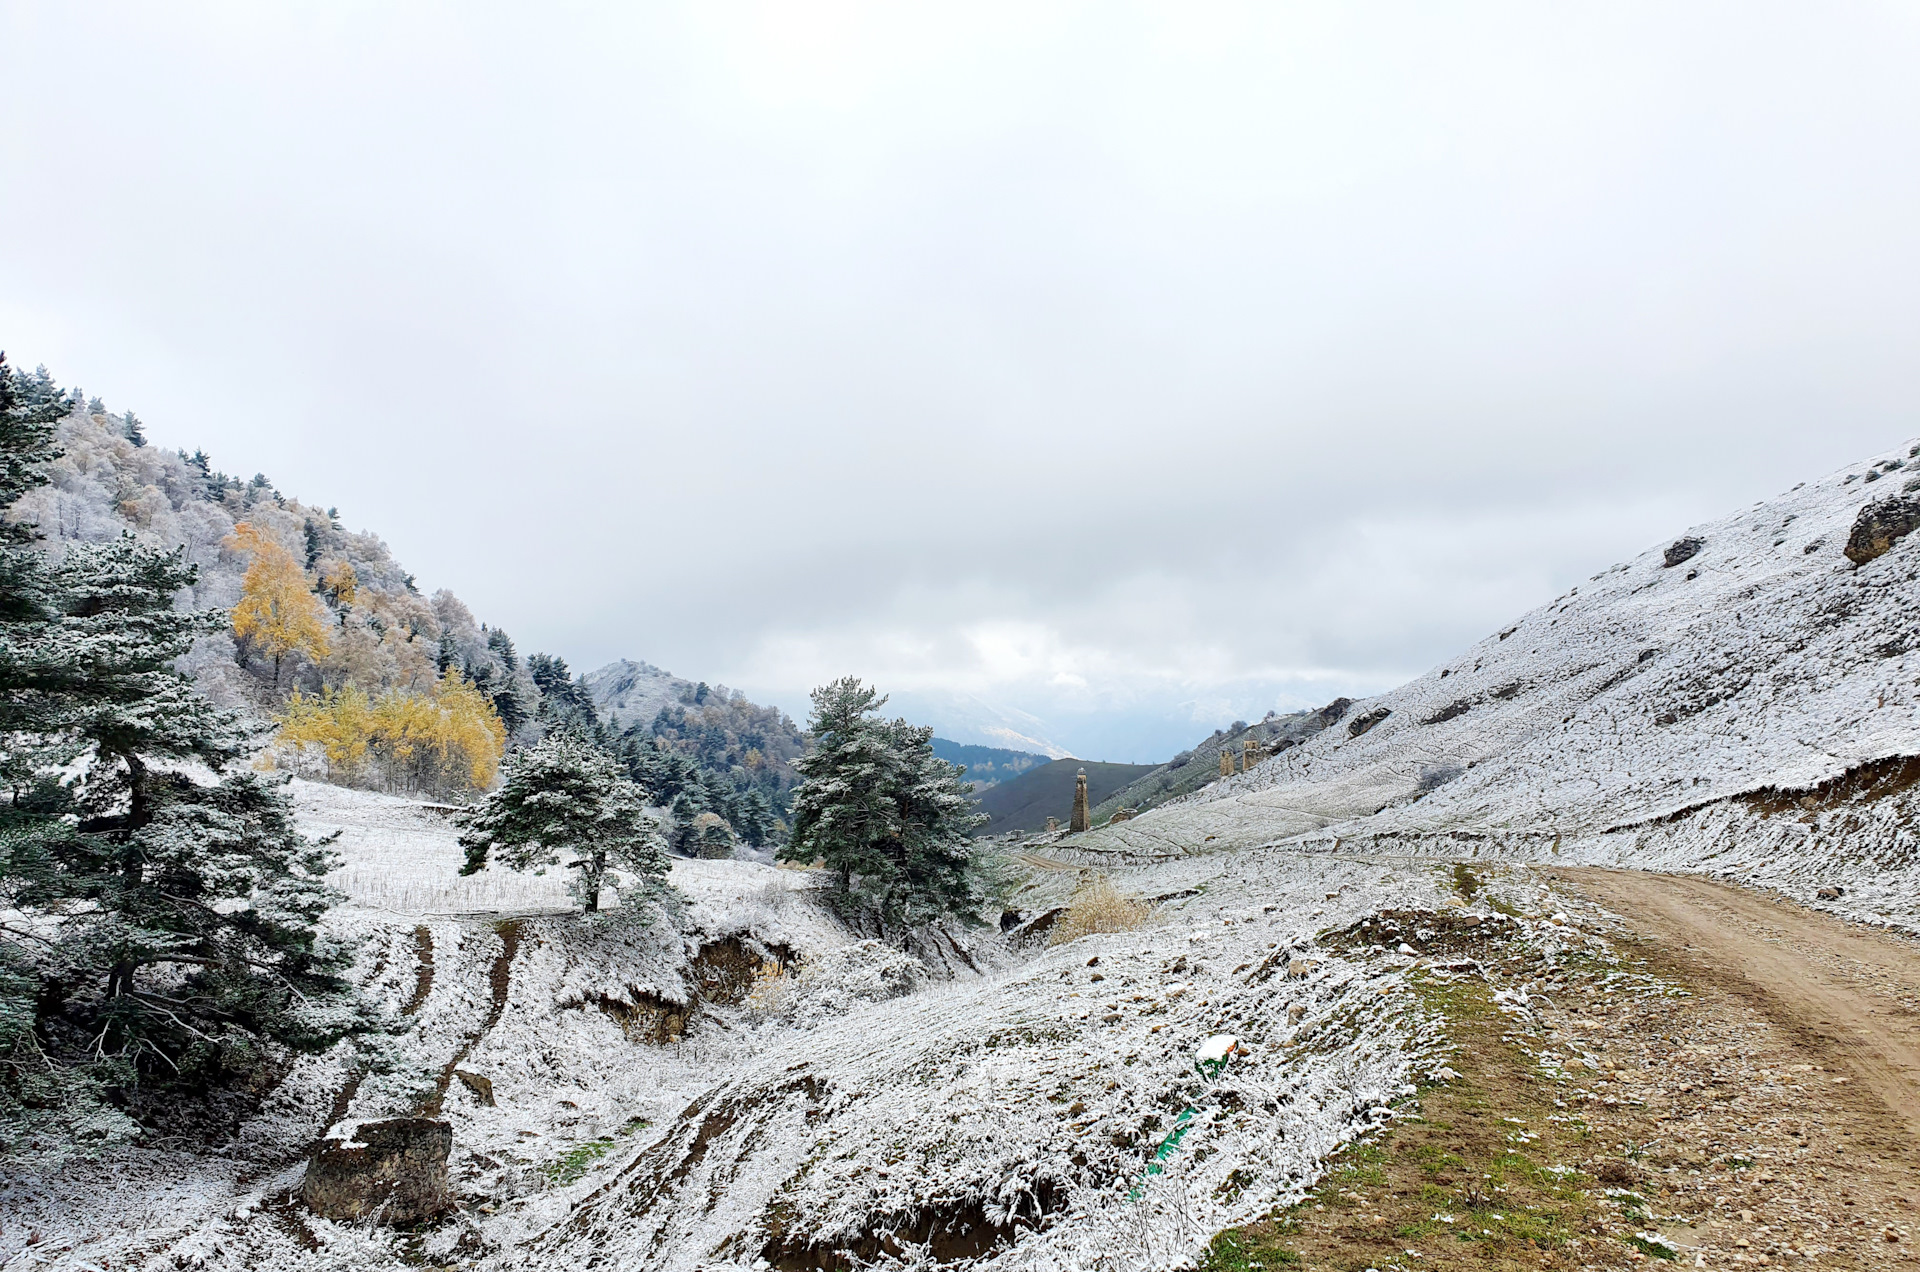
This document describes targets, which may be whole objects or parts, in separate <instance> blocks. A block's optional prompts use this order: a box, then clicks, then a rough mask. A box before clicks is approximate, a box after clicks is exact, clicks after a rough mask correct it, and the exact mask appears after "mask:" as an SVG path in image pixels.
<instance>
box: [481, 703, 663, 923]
mask: <svg viewBox="0 0 1920 1272" xmlns="http://www.w3.org/2000/svg"><path fill="white" fill-rule="evenodd" d="M460 824H461V826H462V828H463V830H462V833H461V835H460V845H461V847H463V848H465V849H466V851H467V861H466V865H464V866H462V867H461V870H460V873H461V874H468V875H470V874H474V873H476V872H477V871H479V870H481V869H484V868H485V866H486V864H487V861H488V859H489V858H490V857H491V856H492V855H494V854H495V853H498V855H499V857H500V860H501V861H502V862H504V863H505V864H506V865H508V866H509V867H511V868H513V869H515V870H527V869H531V868H534V867H540V866H550V865H556V864H559V863H560V861H561V857H562V855H563V854H564V855H568V856H571V857H572V858H573V860H571V861H568V862H566V866H567V868H568V869H570V870H578V871H579V872H580V873H579V874H578V875H577V876H576V877H575V878H574V880H573V882H572V885H571V886H572V890H573V893H574V895H575V896H576V897H578V898H579V900H580V902H581V904H582V906H583V907H584V908H585V909H586V910H587V912H588V913H592V912H594V911H596V910H598V909H599V908H600V890H601V888H603V887H604V886H605V885H606V883H607V881H608V875H609V873H610V872H611V871H614V870H620V871H624V872H626V873H628V874H634V875H638V876H639V877H640V883H641V887H642V888H643V889H644V890H649V891H651V890H656V889H659V888H661V887H663V886H664V885H665V883H666V877H667V856H666V852H665V851H664V849H663V846H662V843H661V834H660V827H659V825H658V823H657V822H655V820H654V818H653V817H652V816H651V815H650V814H649V813H648V812H647V809H646V797H645V796H644V794H643V793H642V792H641V790H640V788H639V787H637V786H635V785H634V784H633V783H632V782H630V781H628V780H627V779H626V777H625V776H624V775H623V774H622V773H621V771H620V768H619V766H618V765H617V764H616V763H615V762H614V760H613V759H612V758H611V757H610V756H608V755H607V754H606V753H605V752H603V751H601V750H599V749H598V748H596V747H594V746H592V745H591V744H589V743H588V742H587V741H585V740H584V739H582V738H579V737H576V736H574V735H572V734H568V733H555V734H551V735H549V736H548V737H546V738H544V739H542V740H541V741H540V742H539V743H538V744H537V745H535V746H533V747H530V748H528V749H527V750H525V751H522V752H520V753H519V754H518V755H517V756H515V757H514V758H513V759H511V760H509V761H508V762H507V770H506V776H505V778H504V780H502V782H501V783H500V789H499V790H497V791H494V792H493V793H492V794H491V795H488V796H487V797H486V799H484V800H482V801H481V802H480V805H479V807H477V808H475V809H473V810H472V811H470V812H467V813H463V814H462V815H461V817H460Z"/></svg>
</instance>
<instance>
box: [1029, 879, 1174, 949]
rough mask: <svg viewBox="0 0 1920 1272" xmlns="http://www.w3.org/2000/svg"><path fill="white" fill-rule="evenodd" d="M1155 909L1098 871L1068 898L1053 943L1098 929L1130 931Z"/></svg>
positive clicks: (1088, 933)
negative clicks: (1070, 898)
mask: <svg viewBox="0 0 1920 1272" xmlns="http://www.w3.org/2000/svg"><path fill="white" fill-rule="evenodd" d="M1152 910H1153V907H1151V906H1149V905H1148V904H1147V903H1146V902H1145V901H1142V900H1141V899H1140V898H1139V897H1136V896H1133V895H1131V894H1129V893H1125V892H1122V891H1120V889H1118V888H1116V887H1114V886H1113V881H1112V880H1111V879H1109V878H1107V877H1106V876H1105V875H1095V876H1094V877H1093V880H1092V882H1090V883H1086V884H1083V885H1081V887H1080V888H1079V890H1078V891H1076V892H1075V893H1074V894H1073V899H1072V900H1071V901H1069V902H1067V912H1066V913H1065V914H1063V915H1061V916H1060V921H1059V922H1058V923H1055V924H1054V925H1053V939H1052V941H1051V942H1050V943H1051V944H1053V945H1065V944H1066V943H1067V942H1068V941H1073V940H1078V939H1079V938H1080V937H1083V936H1092V935H1093V934H1094V933H1096V932H1131V931H1133V930H1134V929H1135V928H1137V927H1139V926H1140V925H1141V924H1143V923H1145V922H1146V921H1147V916H1148V915H1149V914H1150V913H1152Z"/></svg>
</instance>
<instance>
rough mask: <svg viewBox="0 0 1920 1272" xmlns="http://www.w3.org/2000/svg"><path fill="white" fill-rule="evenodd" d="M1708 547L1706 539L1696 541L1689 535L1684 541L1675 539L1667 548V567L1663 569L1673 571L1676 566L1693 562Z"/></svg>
mask: <svg viewBox="0 0 1920 1272" xmlns="http://www.w3.org/2000/svg"><path fill="white" fill-rule="evenodd" d="M1706 546H1707V541H1706V540H1705V539H1696V538H1694V537H1693V536H1692V535H1688V536H1686V537H1685V538H1683V539H1675V540H1674V541H1673V543H1672V544H1671V545H1669V546H1668V548H1667V554H1666V558H1665V559H1666V565H1665V566H1664V567H1663V568H1664V569H1669V570H1671V569H1672V568H1673V567H1674V566H1676V565H1679V564H1681V563H1682V562H1685V561H1691V560H1693V558H1695V557H1697V556H1699V555H1700V549H1702V548H1704V547H1706Z"/></svg>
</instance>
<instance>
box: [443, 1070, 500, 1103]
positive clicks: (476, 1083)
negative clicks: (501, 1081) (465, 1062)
mask: <svg viewBox="0 0 1920 1272" xmlns="http://www.w3.org/2000/svg"><path fill="white" fill-rule="evenodd" d="M453 1076H454V1077H456V1078H458V1079H460V1081H461V1083H462V1084H463V1085H465V1086H466V1088H467V1090H469V1091H471V1092H473V1093H474V1095H476V1096H477V1097H479V1100H480V1103H482V1104H484V1105H486V1106H487V1107H488V1108H494V1107H496V1106H495V1104H494V1102H493V1079H492V1078H489V1077H487V1076H486V1075H485V1074H480V1073H472V1072H469V1071H468V1070H466V1069H455V1070H454V1071H453Z"/></svg>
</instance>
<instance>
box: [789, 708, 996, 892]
mask: <svg viewBox="0 0 1920 1272" xmlns="http://www.w3.org/2000/svg"><path fill="white" fill-rule="evenodd" d="M812 698H813V716H812V719H811V720H810V721H809V722H808V723H809V728H810V731H811V732H812V734H813V738H814V749H813V750H812V751H811V752H810V753H808V754H807V755H805V756H803V757H801V758H800V759H799V760H798V761H796V762H795V764H794V767H795V768H797V769H798V770H799V771H800V773H801V775H802V777H803V778H804V780H803V781H802V782H801V784H800V785H799V786H798V787H796V788H795V789H794V798H793V810H794V820H793V837H792V839H791V841H790V842H788V843H787V844H786V845H785V846H784V847H782V848H781V849H780V851H779V856H780V858H781V859H782V860H786V861H799V862H807V861H818V862H820V863H821V864H823V865H824V866H825V867H826V868H827V869H829V870H831V871H832V872H833V874H834V876H835V889H836V891H837V892H838V893H839V895H840V896H841V897H842V898H843V899H844V900H845V901H846V902H849V903H852V904H854V905H857V906H866V907H871V908H872V909H873V910H874V911H875V912H877V914H878V915H879V917H880V918H881V919H882V921H884V922H888V923H899V924H905V925H907V926H909V927H913V926H918V925H920V924H923V923H926V922H929V921H931V920H934V919H939V918H944V917H948V916H954V917H959V918H961V919H963V920H972V919H973V917H974V911H975V910H976V909H977V908H978V906H979V904H980V902H981V901H982V899H983V897H984V889H985V883H984V881H983V879H982V875H981V870H980V866H979V862H978V860H977V858H976V856H975V850H974V846H973V841H972V838H971V831H972V830H973V828H974V827H975V826H977V825H979V824H980V822H982V821H983V820H985V819H984V818H983V817H982V816H981V815H980V814H978V813H976V812H975V811H974V801H973V793H972V790H971V788H969V787H968V785H967V784H966V782H965V781H963V780H962V771H961V770H959V769H957V768H955V767H954V766H953V765H951V764H949V763H947V762H946V761H945V760H942V759H940V758H938V757H937V756H935V755H934V753H933V730H932V729H931V728H925V727H920V726H916V725H911V724H908V723H907V722H906V721H905V720H887V719H885V718H883V717H882V716H881V715H880V708H881V707H883V706H885V705H886V701H887V700H886V698H884V697H882V696H881V695H880V693H879V691H878V690H875V689H873V688H870V687H869V686H867V685H864V684H862V683H860V681H859V680H858V679H856V678H855V677H852V676H848V677H846V678H844V679H841V680H836V681H834V682H833V683H832V684H829V685H823V686H822V687H820V688H818V689H815V690H814V691H813V695H812Z"/></svg>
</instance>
